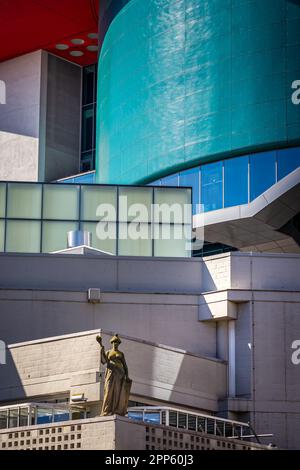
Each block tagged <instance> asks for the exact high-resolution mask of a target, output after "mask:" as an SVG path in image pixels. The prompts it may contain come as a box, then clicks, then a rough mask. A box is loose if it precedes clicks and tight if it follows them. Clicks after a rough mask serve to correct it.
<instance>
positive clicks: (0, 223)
mask: <svg viewBox="0 0 300 470" xmlns="http://www.w3.org/2000/svg"><path fill="white" fill-rule="evenodd" d="M4 234H5V221H4V220H0V251H4Z"/></svg>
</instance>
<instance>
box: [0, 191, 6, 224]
mask: <svg viewBox="0 0 300 470" xmlns="http://www.w3.org/2000/svg"><path fill="white" fill-rule="evenodd" d="M5 205H6V184H4V183H0V218H1V217H5Z"/></svg>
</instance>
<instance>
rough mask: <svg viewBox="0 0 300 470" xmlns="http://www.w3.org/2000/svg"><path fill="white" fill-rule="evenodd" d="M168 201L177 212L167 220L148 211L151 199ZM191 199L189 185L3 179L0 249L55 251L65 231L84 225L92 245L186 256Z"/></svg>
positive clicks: (0, 188)
mask: <svg viewBox="0 0 300 470" xmlns="http://www.w3.org/2000/svg"><path fill="white" fill-rule="evenodd" d="M170 202H171V203H172V204H177V207H179V210H180V211H181V212H180V214H179V215H178V214H176V213H175V214H173V213H171V221H170V222H171V223H170V224H169V223H168V217H167V216H168V212H162V213H161V212H159V211H155V210H154V211H152V207H153V206H152V204H158V205H163V204H165V205H166V204H167V205H170ZM137 204H138V205H139V206H137ZM141 204H142V209H141V206H140V205H141ZM190 204H191V189H189V188H162V187H159V188H156V187H150V186H148V187H138V186H134V187H132V186H109V185H107V186H105V185H103V186H100V185H94V184H91V185H79V184H61V183H58V184H46V183H45V184H42V183H5V182H3V183H0V250H1V251H5V252H14V253H24V252H26V253H40V252H42V253H48V252H53V251H59V250H63V249H65V248H67V232H69V231H71V230H87V231H89V232H91V233H92V246H93V248H97V249H100V250H103V251H105V252H108V253H111V254H115V255H124V256H125V255H127V256H175V257H188V256H190V247H188V243H187V242H189V241H190V240H191V207H190ZM99 206H100V208H101V210H100V211H99ZM184 214H185V217H184V216H183V215H184ZM107 233H109V238H107V237H106V236H105V235H106V234H107ZM140 234H141V235H142V236H140Z"/></svg>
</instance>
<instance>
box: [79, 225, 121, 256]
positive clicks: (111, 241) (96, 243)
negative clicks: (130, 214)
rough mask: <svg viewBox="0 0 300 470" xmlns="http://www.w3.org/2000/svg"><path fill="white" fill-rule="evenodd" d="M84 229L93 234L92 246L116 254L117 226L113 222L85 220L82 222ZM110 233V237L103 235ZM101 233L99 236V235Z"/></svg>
mask: <svg viewBox="0 0 300 470" xmlns="http://www.w3.org/2000/svg"><path fill="white" fill-rule="evenodd" d="M81 228H82V230H87V231H88V232H91V234H92V247H93V248H97V249H98V250H102V251H106V252H107V253H111V254H113V255H115V254H116V246H117V241H116V239H117V228H116V224H115V223H113V222H108V223H105V222H98V223H89V222H85V223H82V224H81ZM105 234H108V235H109V237H110V238H107V239H105V240H104V239H103V238H104V237H103V236H102V235H105ZM98 235H99V236H98Z"/></svg>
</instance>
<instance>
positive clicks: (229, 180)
mask: <svg viewBox="0 0 300 470" xmlns="http://www.w3.org/2000/svg"><path fill="white" fill-rule="evenodd" d="M248 161H249V158H248V156H245V157H240V158H232V159H230V160H225V161H224V206H225V207H230V206H237V205H240V204H247V203H248Z"/></svg>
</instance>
